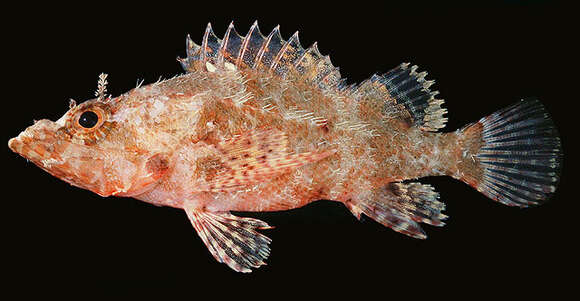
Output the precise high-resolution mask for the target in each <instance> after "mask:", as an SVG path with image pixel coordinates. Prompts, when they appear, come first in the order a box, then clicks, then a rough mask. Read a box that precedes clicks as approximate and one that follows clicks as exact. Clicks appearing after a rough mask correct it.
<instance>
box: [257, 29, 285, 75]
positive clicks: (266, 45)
mask: <svg viewBox="0 0 580 301" xmlns="http://www.w3.org/2000/svg"><path fill="white" fill-rule="evenodd" d="M279 32H280V25H278V26H276V27H275V28H274V30H272V32H270V34H269V35H268V37H267V38H266V41H265V42H264V43H263V44H262V47H260V50H259V51H258V54H257V55H256V60H255V61H254V65H253V66H252V68H256V67H258V66H259V65H260V62H261V61H262V57H263V56H264V53H265V52H266V49H268V45H270V41H271V40H272V37H273V36H274V35H275V34H276V33H279Z"/></svg>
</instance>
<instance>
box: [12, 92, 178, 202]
mask: <svg viewBox="0 0 580 301" xmlns="http://www.w3.org/2000/svg"><path fill="white" fill-rule="evenodd" d="M119 102H120V101H119V100H118V99H110V98H109V99H107V100H106V101H103V100H102V99H100V98H99V99H92V100H88V101H86V102H83V103H81V104H79V105H76V104H71V106H70V109H69V111H68V112H66V113H65V114H64V115H63V116H62V117H61V118H60V119H59V120H57V121H56V122H53V121H50V120H46V119H43V120H39V121H35V122H34V124H33V125H32V126H30V127H28V128H26V129H25V130H24V131H23V132H21V133H20V134H19V135H18V136H17V137H15V138H12V139H10V140H9V142H8V146H9V148H10V149H11V150H12V151H14V152H15V153H18V154H19V155H21V156H22V157H24V158H26V159H27V160H29V161H31V162H33V163H34V164H35V165H37V166H38V167H40V168H42V169H43V170H45V171H47V172H48V173H50V174H51V175H53V176H55V177H57V178H59V179H61V180H63V181H65V182H68V183H70V184H72V185H74V186H77V187H80V188H83V189H87V190H90V191H93V192H95V193H97V194H99V195H101V196H109V195H131V194H132V193H139V192H141V191H142V190H144V189H145V188H146V187H147V186H148V185H150V184H152V183H153V182H154V180H155V179H152V178H151V177H157V178H158V175H159V174H158V171H157V170H151V168H156V169H158V170H161V171H163V170H164V169H166V167H167V166H166V165H167V164H166V163H167V162H166V160H165V159H166V158H165V157H160V156H159V155H157V156H154V155H153V154H151V153H149V152H148V151H146V150H131V149H130V146H131V145H132V141H134V139H133V138H132V137H131V135H130V133H131V131H129V130H128V129H127V128H126V127H127V125H125V124H123V123H121V122H118V121H115V112H116V110H118V108H119V106H120V105H119ZM151 158H153V160H154V161H153V162H151Z"/></svg>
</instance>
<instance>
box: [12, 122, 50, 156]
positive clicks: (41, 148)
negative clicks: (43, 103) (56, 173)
mask: <svg viewBox="0 0 580 301" xmlns="http://www.w3.org/2000/svg"><path fill="white" fill-rule="evenodd" d="M55 125H56V124H55V123H54V122H52V121H50V120H47V119H43V120H38V121H35V123H34V124H33V125H31V126H29V127H28V128H26V130H24V131H23V132H22V133H20V134H19V135H18V136H17V137H14V138H12V139H10V140H9V141H8V147H9V148H10V149H11V150H12V151H13V152H15V153H17V154H19V155H21V156H23V157H25V158H26V159H29V160H32V161H36V160H42V159H46V158H48V157H51V154H52V152H53V148H54V147H55V142H56V139H55V132H56V128H55Z"/></svg>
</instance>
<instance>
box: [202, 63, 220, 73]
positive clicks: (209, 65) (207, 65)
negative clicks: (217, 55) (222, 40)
mask: <svg viewBox="0 0 580 301" xmlns="http://www.w3.org/2000/svg"><path fill="white" fill-rule="evenodd" d="M205 68H207V71H209V72H215V71H216V70H217V68H216V67H215V66H214V65H212V63H210V62H205Z"/></svg>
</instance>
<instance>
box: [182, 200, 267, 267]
mask: <svg viewBox="0 0 580 301" xmlns="http://www.w3.org/2000/svg"><path fill="white" fill-rule="evenodd" d="M186 213H187V217H188V218H189V220H190V221H191V224H192V225H193V227H194V228H195V230H196V231H197V234H198V235H199V237H200V238H201V240H202V241H203V243H204V244H205V245H206V247H207V248H208V250H209V251H210V253H211V254H212V255H213V257H214V258H215V259H216V260H217V261H218V262H221V263H225V264H227V265H228V266H229V267H230V268H232V269H233V270H235V271H236V272H243V273H249V272H251V271H252V268H258V267H260V266H262V265H265V264H266V263H265V262H264V261H265V260H266V259H267V258H268V256H269V255H270V247H269V246H268V245H269V244H270V242H271V239H270V238H268V237H266V236H264V235H262V234H260V233H258V232H257V231H256V230H257V229H270V228H272V227H270V226H269V225H268V224H267V223H265V222H263V221H261V220H258V219H254V218H248V217H237V216H234V215H232V214H229V213H224V212H222V213H211V212H203V211H196V210H191V209H187V210H186Z"/></svg>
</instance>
